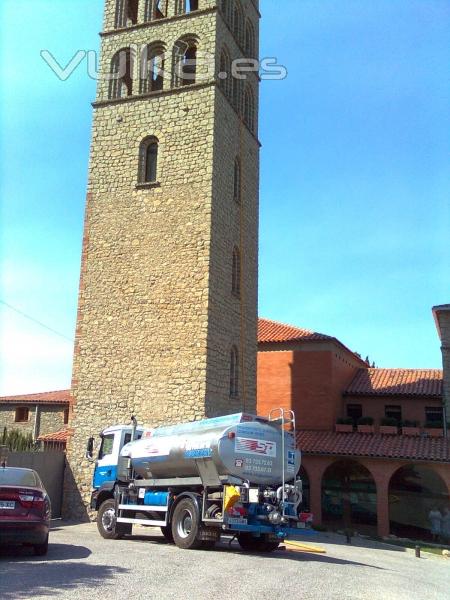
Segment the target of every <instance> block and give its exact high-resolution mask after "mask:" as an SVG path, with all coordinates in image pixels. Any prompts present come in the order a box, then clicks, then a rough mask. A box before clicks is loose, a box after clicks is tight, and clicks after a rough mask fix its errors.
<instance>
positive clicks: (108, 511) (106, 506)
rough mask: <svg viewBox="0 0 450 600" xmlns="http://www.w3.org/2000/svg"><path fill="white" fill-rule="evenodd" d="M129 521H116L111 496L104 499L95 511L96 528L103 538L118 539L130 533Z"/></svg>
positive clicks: (130, 525)
mask: <svg viewBox="0 0 450 600" xmlns="http://www.w3.org/2000/svg"><path fill="white" fill-rule="evenodd" d="M132 527H133V525H132V524H131V523H116V515H115V502H114V499H113V498H109V499H108V500H105V501H104V502H103V503H102V505H101V506H100V509H99V511H98V513H97V529H98V531H99V533H100V535H101V536H102V538H105V540H120V539H121V538H123V536H124V535H130V534H131V532H132Z"/></svg>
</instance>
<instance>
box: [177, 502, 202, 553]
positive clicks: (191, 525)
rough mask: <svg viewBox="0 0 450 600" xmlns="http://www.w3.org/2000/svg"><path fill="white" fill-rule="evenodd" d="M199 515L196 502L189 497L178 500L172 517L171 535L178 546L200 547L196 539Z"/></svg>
mask: <svg viewBox="0 0 450 600" xmlns="http://www.w3.org/2000/svg"><path fill="white" fill-rule="evenodd" d="M199 521H200V515H199V511H198V508H197V505H196V503H195V502H194V500H192V499H191V498H185V499H183V500H180V502H179V503H178V504H177V505H176V507H175V510H174V513H173V517H172V535H173V540H174V542H175V544H176V545H177V546H178V548H183V549H184V550H195V549H197V548H201V547H202V543H203V542H202V541H201V540H199V539H198V537H197V535H198V528H199Z"/></svg>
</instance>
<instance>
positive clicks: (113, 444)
mask: <svg viewBox="0 0 450 600" xmlns="http://www.w3.org/2000/svg"><path fill="white" fill-rule="evenodd" d="M120 438H121V432H120V431H116V432H115V433H106V434H104V435H102V443H101V445H100V450H99V452H98V458H97V462H96V465H95V472H94V481H93V484H94V488H99V487H100V486H101V485H102V484H103V483H105V482H106V481H115V480H116V475H117V461H118V458H119V451H120Z"/></svg>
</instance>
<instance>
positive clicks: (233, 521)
mask: <svg viewBox="0 0 450 600" xmlns="http://www.w3.org/2000/svg"><path fill="white" fill-rule="evenodd" d="M228 525H247V519H242V518H234V517H232V518H231V519H228Z"/></svg>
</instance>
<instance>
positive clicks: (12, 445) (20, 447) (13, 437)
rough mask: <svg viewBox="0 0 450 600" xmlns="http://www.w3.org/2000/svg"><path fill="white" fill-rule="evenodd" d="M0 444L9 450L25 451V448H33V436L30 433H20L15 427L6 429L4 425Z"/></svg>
mask: <svg viewBox="0 0 450 600" xmlns="http://www.w3.org/2000/svg"><path fill="white" fill-rule="evenodd" d="M0 446H6V447H7V448H8V450H9V451H10V452H26V451H27V450H33V449H34V442H33V436H32V435H31V433H22V432H21V431H17V430H16V429H13V430H12V431H8V430H7V428H6V427H5V428H4V429H3V433H2V435H1V436H0Z"/></svg>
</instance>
